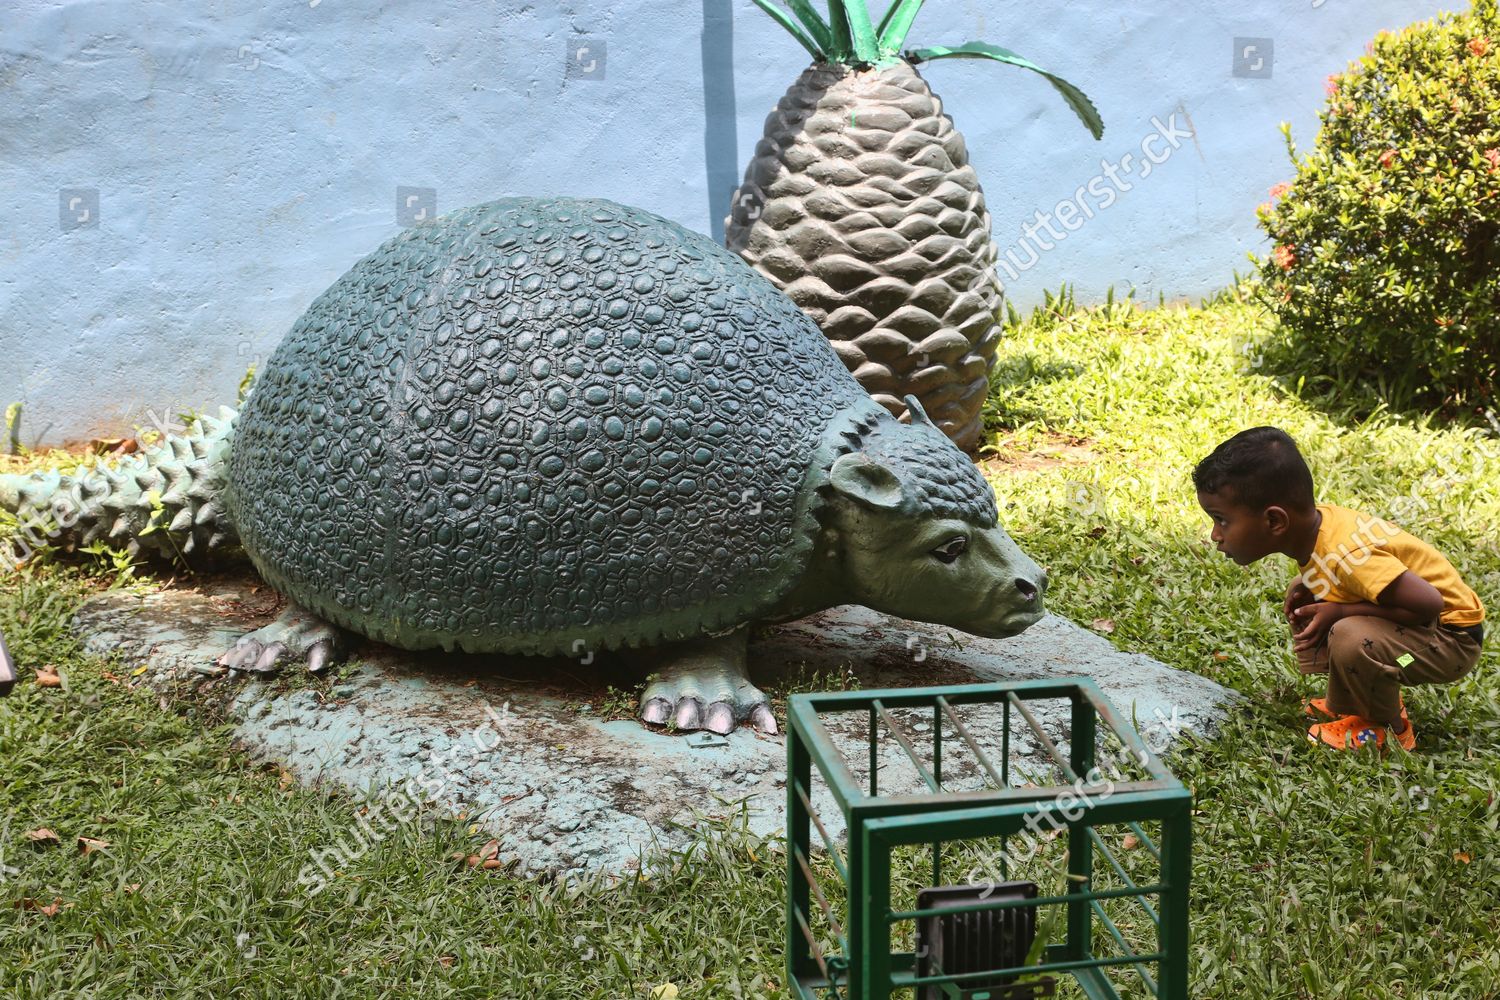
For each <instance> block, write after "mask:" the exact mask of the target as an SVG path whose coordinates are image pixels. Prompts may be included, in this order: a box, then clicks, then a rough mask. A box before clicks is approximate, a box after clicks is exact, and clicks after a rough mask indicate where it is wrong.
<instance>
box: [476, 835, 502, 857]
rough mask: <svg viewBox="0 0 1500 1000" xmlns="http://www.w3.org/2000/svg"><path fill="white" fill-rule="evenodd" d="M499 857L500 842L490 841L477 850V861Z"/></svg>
mask: <svg viewBox="0 0 1500 1000" xmlns="http://www.w3.org/2000/svg"><path fill="white" fill-rule="evenodd" d="M499 856H500V841H498V840H491V841H489V842H487V843H486V844H485V845H484V846H483V847H481V848H480V849H479V860H480V861H489V860H490V859H491V858H497V857H499Z"/></svg>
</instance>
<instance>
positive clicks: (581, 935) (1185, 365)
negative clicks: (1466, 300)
mask: <svg viewBox="0 0 1500 1000" xmlns="http://www.w3.org/2000/svg"><path fill="white" fill-rule="evenodd" d="M1263 322H1264V321H1263V319H1262V318H1261V316H1260V314H1259V313H1258V312H1257V311H1256V310H1255V309H1254V308H1253V307H1251V306H1248V305H1245V304H1242V303H1240V302H1237V301H1235V300H1234V299H1233V298H1232V297H1226V298H1224V299H1223V300H1221V301H1220V302H1218V303H1217V304H1215V305H1212V306H1210V307H1208V308H1203V309H1188V308H1162V309H1156V310H1141V309H1137V308H1135V307H1133V306H1132V305H1131V304H1129V303H1115V304H1113V305H1112V306H1109V307H1106V308H1100V309H1096V310H1091V311H1083V312H1079V311H1067V310H1056V311H1054V312H1052V313H1045V314H1041V315H1038V316H1036V317H1033V318H1032V319H1031V320H1029V321H1027V322H1024V323H1020V324H1018V325H1017V326H1015V327H1014V328H1013V329H1012V330H1011V331H1010V336H1009V338H1008V339H1007V340H1006V341H1005V342H1004V344H1003V347H1002V351H1001V357H1000V361H999V365H998V366H997V369H996V372H995V377H994V391H993V393H992V396H991V401H990V408H991V413H990V416H991V418H992V421H993V425H994V426H995V427H996V428H1000V430H998V431H997V434H996V439H997V443H998V444H999V446H1000V447H999V451H998V452H997V454H996V455H995V456H993V457H991V458H988V459H987V460H986V468H987V469H988V470H989V471H990V472H991V473H992V476H991V478H992V480H993V482H994V484H995V488H996V491H997V494H998V497H999V500H1000V506H1001V510H1002V518H1003V520H1004V522H1005V524H1006V525H1007V526H1008V528H1009V529H1010V531H1011V533H1012V534H1013V535H1015V537H1016V538H1017V539H1018V541H1020V543H1021V544H1022V546H1023V547H1024V548H1026V549H1027V550H1028V551H1029V552H1031V553H1032V554H1033V555H1034V556H1035V557H1036V558H1037V559H1038V561H1040V562H1042V563H1043V564H1045V565H1046V566H1047V567H1048V568H1049V570H1050V572H1051V574H1052V580H1053V584H1052V588H1051V590H1050V591H1049V595H1048V596H1049V600H1050V602H1051V606H1052V608H1053V609H1054V610H1056V611H1057V612H1059V613H1060V614H1064V615H1067V616H1069V617H1071V618H1073V619H1074V620H1076V621H1079V622H1081V623H1084V624H1086V625H1087V624H1089V623H1094V624H1095V626H1096V627H1097V628H1099V629H1100V630H1101V631H1106V632H1107V633H1108V634H1109V637H1110V639H1111V640H1112V641H1114V642H1115V643H1116V644H1117V645H1118V646H1120V647H1121V648H1123V649H1127V650H1131V651H1139V652H1144V653H1148V654H1150V655H1152V656H1155V657H1157V658H1159V659H1161V660H1164V661H1165V662H1167V663H1169V664H1171V665H1173V666H1175V667H1179V668H1181V669H1184V670H1190V671H1194V672H1197V673H1201V674H1204V675H1206V676H1209V677H1212V678H1214V679H1215V680H1218V681H1220V682H1222V683H1224V684H1227V685H1230V686H1232V687H1235V688H1237V689H1239V690H1240V691H1243V692H1244V693H1245V694H1246V695H1248V696H1249V702H1248V704H1247V706H1246V707H1244V708H1243V709H1242V710H1240V711H1238V712H1236V714H1235V715H1234V716H1233V717H1232V718H1231V719H1230V721H1229V723H1228V724H1227V725H1226V727H1225V730H1224V733H1223V735H1222V737H1221V738H1220V739H1219V740H1217V741H1215V742H1212V743H1203V744H1194V745H1192V746H1189V747H1187V748H1185V749H1184V750H1183V751H1181V752H1179V753H1175V754H1173V755H1172V756H1171V757H1170V758H1169V764H1170V765H1171V766H1172V767H1173V769H1174V770H1175V772H1176V773H1177V774H1178V775H1179V776H1180V777H1182V778H1183V780H1184V781H1185V782H1187V783H1188V784H1189V785H1191V786H1192V788H1193V789H1194V791H1195V793H1196V796H1197V810H1198V815H1197V817H1196V838H1197V839H1196V843H1195V864H1194V885H1193V898H1192V902H1193V947H1194V962H1193V965H1194V987H1193V991H1192V992H1193V995H1194V996H1195V997H1224V998H1236V1000H1237V998H1245V997H1253V998H1260V997H1266V998H1272V997H1275V998H1280V997H1307V998H1317V1000H1333V998H1340V997H1349V998H1354V997H1359V998H1385V997H1402V998H1417V997H1436V996H1444V997H1468V998H1481V997H1495V996H1497V995H1500V943H1497V942H1500V901H1497V899H1496V895H1497V893H1496V887H1497V886H1500V868H1497V857H1500V833H1497V826H1500V807H1497V804H1496V788H1497V785H1500V754H1497V749H1500V697H1497V695H1500V684H1497V682H1496V681H1495V679H1494V677H1493V670H1494V668H1495V665H1496V658H1495V656H1494V654H1493V653H1492V652H1487V653H1486V655H1485V658H1484V660H1483V661H1482V663H1481V665H1480V667H1479V669H1478V670H1476V671H1475V672H1474V674H1472V675H1470V677H1468V678H1466V679H1465V680H1463V681H1461V682H1459V683H1458V684H1456V685H1453V686H1451V687H1448V688H1439V689H1417V690H1416V691H1415V692H1414V693H1413V694H1411V695H1410V696H1409V698H1408V703H1409V704H1410V706H1411V709H1412V716H1413V721H1414V723H1415V725H1416V727H1417V735H1418V753H1417V754H1416V755H1414V756H1403V755H1399V754H1396V755H1392V756H1391V757H1390V758H1389V759H1387V760H1384V761H1382V760H1380V759H1378V758H1376V757H1375V756H1373V755H1372V754H1361V755H1343V754H1336V753H1333V752H1324V751H1322V750H1321V749H1320V748H1316V747H1312V746H1310V745H1309V744H1308V743H1307V742H1306V740H1305V739H1304V737H1303V728H1304V726H1303V723H1302V721H1301V718H1300V703H1299V698H1300V696H1301V695H1303V694H1310V693H1313V690H1314V689H1313V688H1312V687H1310V686H1309V685H1310V682H1309V681H1299V679H1298V677H1297V675H1296V672H1295V669H1294V666H1293V664H1292V660H1291V656H1290V653H1289V651H1288V649H1287V648H1286V641H1285V637H1284V634H1283V631H1284V626H1283V625H1282V624H1281V622H1280V620H1279V617H1280V616H1279V606H1280V600H1281V594H1282V591H1283V588H1284V586H1285V584H1286V581H1287V580H1288V579H1290V576H1291V573H1292V566H1291V564H1290V562H1289V561H1287V560H1281V561H1280V562H1279V563H1277V564H1270V563H1269V562H1268V563H1267V564H1260V565H1256V566H1254V567H1251V568H1250V569H1248V570H1246V569H1243V568H1240V567H1237V566H1235V565H1233V564H1232V563H1231V562H1229V561H1228V560H1226V559H1224V558H1223V557H1222V556H1219V555H1218V554H1217V553H1216V552H1215V551H1214V550H1213V548H1212V546H1211V545H1209V544H1208V543H1207V541H1206V538H1207V531H1208V521H1207V518H1206V517H1205V516H1204V515H1203V514H1202V513H1201V512H1200V511H1199V510H1198V509H1197V506H1196V504H1195V502H1194V497H1193V492H1192V489H1191V486H1190V484H1189V481H1188V474H1189V472H1190V470H1191V468H1192V465H1193V464H1194V462H1196V461H1197V459H1198V458H1200V457H1202V456H1203V455H1204V454H1206V453H1207V452H1208V451H1209V450H1210V449H1211V448H1212V447H1213V445H1214V444H1216V443H1217V442H1218V441H1219V440H1221V439H1223V438H1224V437H1227V436H1228V435H1229V434H1232V433H1233V432H1235V431H1237V430H1239V429H1242V428H1244V427H1248V426H1253V425H1256V424H1262V423H1274V424H1277V425H1279V426H1281V427H1283V428H1285V429H1286V430H1288V431H1289V432H1290V433H1291V434H1292V435H1293V436H1294V437H1296V438H1297V439H1298V441H1299V442H1300V443H1301V444H1302V445H1303V447H1304V450H1305V451H1306V453H1307V455H1308V459H1309V461H1310V463H1311V464H1312V466H1313V472H1314V475H1315V477H1316V479H1317V483H1318V489H1319V493H1320V499H1321V500H1326V501H1332V502H1336V503H1342V504H1346V505H1349V506H1355V507H1360V508H1365V509H1369V510H1372V511H1374V512H1377V513H1392V512H1395V511H1399V512H1400V513H1401V514H1403V515H1404V517H1403V522H1404V524H1405V525H1406V526H1407V527H1408V528H1410V529H1411V530H1412V531H1414V532H1415V533H1417V534H1418V535H1419V536H1422V537H1425V538H1427V539H1428V540H1429V541H1431V542H1433V543H1434V544H1436V545H1437V546H1439V547H1440V548H1441V549H1443V550H1444V551H1445V552H1446V553H1447V554H1448V555H1449V556H1450V557H1451V558H1452V559H1453V561H1454V562H1455V564H1456V565H1457V566H1458V567H1459V569H1460V570H1461V571H1462V572H1463V573H1464V574H1465V576H1466V578H1467V579H1468V581H1469V583H1470V584H1471V585H1472V586H1474V587H1475V589H1476V590H1478V591H1479V592H1480V594H1481V596H1482V597H1483V598H1484V599H1486V600H1487V601H1488V602H1489V603H1490V604H1491V605H1495V604H1496V603H1497V602H1500V548H1497V543H1496V540H1495V537H1494V533H1493V526H1494V525H1495V524H1496V523H1500V491H1497V489H1496V487H1495V483H1496V479H1497V473H1500V462H1497V459H1500V440H1497V439H1496V438H1495V437H1494V436H1493V432H1491V431H1490V430H1489V429H1488V428H1487V427H1461V426H1454V425H1451V424H1448V423H1442V422H1437V421H1434V420H1426V419H1422V418H1420V417H1415V416H1412V415H1397V414H1391V413H1388V412H1385V411H1383V410H1380V409H1378V408H1377V409H1376V410H1375V413H1374V416H1367V417H1362V418H1356V417H1353V416H1350V414H1353V413H1360V412H1368V409H1369V408H1368V407H1367V406H1364V407H1359V406H1351V405H1346V404H1341V405H1337V406H1330V405H1320V404H1318V403H1317V402H1309V401H1303V400H1300V399H1298V398H1297V397H1296V396H1295V395H1294V394H1293V393H1290V392H1288V391H1286V390H1285V389H1284V388H1283V387H1282V386H1281V385H1280V384H1278V382H1277V381H1276V380H1274V379H1273V378H1272V377H1271V376H1270V375H1269V374H1264V373H1261V372H1259V371H1258V370H1257V368H1256V359H1257V354H1256V351H1255V347H1254V344H1255V338H1256V337H1257V335H1258V332H1259V331H1260V330H1261V328H1262V323H1263ZM1366 402H1367V401H1366ZM1401 498H1405V499H1404V500H1403V499H1401ZM1398 501H1399V503H1398ZM1393 504H1395V506H1393ZM102 579H103V577H101V576H89V575H88V574H87V573H86V572H82V571H79V570H76V569H59V568H56V567H46V566H43V567H36V568H29V569H27V570H25V571H24V572H22V573H21V574H20V575H19V577H12V578H11V579H10V580H8V581H7V583H6V585H5V587H4V590H3V594H0V627H3V629H4V631H5V634H6V636H7V638H9V639H10V641H11V645H12V648H13V650H14V652H15V653H16V655H17V658H18V659H19V660H20V662H21V663H22V664H23V665H25V666H27V667H30V666H34V665H36V664H42V663H51V664H55V665H56V666H57V667H59V668H60V672H61V674H62V676H63V679H64V685H63V686H62V687H61V688H41V687H38V686H36V685H35V684H33V683H31V682H30V680H29V678H28V679H27V681H26V682H24V683H22V684H21V685H19V686H18V688H17V690H16V692H15V693H14V695H13V696H12V697H11V698H10V699H8V700H6V701H3V702H0V763H3V767H4V769H5V771H4V776H5V781H4V785H3V791H0V798H3V804H4V827H3V829H0V850H3V856H0V864H3V865H5V866H6V867H5V868H4V869H0V878H3V883H0V885H3V894H0V996H4V997H7V998H8V997H17V998H22V997H60V996H66V997H90V998H95V997H97V998H106V997H109V998H113V997H198V996H201V997H221V996H244V997H298V996H317V997H344V996H347V997H360V998H363V997H412V996H421V997H423V998H424V1000H439V998H447V997H473V998H481V997H517V998H521V997H525V998H535V997H595V998H610V1000H613V998H621V997H630V998H635V997H645V996H649V995H651V994H650V990H651V989H652V988H653V987H657V986H661V985H663V984H669V983H670V984H672V985H673V986H675V987H676V989H677V990H678V991H679V992H678V993H677V994H676V995H679V996H681V997H683V998H698V997H782V996H785V995H786V994H785V992H784V991H783V990H782V989H781V988H780V985H781V982H782V965H781V952H782V934H783V930H782V906H783V899H782V886H783V878H782V867H783V865H784V858H785V856H784V854H783V853H782V852H781V846H780V844H779V843H778V842H777V839H776V838H771V839H769V840H763V839H759V838H756V837H754V836H751V835H749V834H746V833H745V832H744V831H743V830H742V829H741V828H740V827H739V826H738V825H737V824H736V823H735V822H734V820H733V816H732V810H727V809H726V810H722V811H721V818H720V819H717V820H715V819H710V818H705V820H704V823H703V830H704V835H703V837H702V838H701V840H700V841H699V843H697V844H696V845H695V846H694V848H693V849H692V851H691V852H690V853H689V854H688V855H687V856H685V857H681V858H678V859H677V860H676V861H675V862H674V863H672V864H670V865H666V866H664V867H662V869H661V870H659V871H657V872H656V873H655V874H653V875H652V876H651V877H649V878H641V877H635V878H629V879H626V880H624V881H622V882H619V883H618V884H610V883H608V882H604V881H601V882H599V883H595V884H588V885H577V886H573V887H570V888H564V887H558V886H549V885H542V884H538V883H535V882H530V881H524V880H520V879H515V878H512V877H509V876H507V875H505V874H502V873H491V872H485V871H482V870H475V869H470V868H466V867H463V866H462V865H459V864H457V863H455V862H453V861H452V860H450V855H451V854H453V853H454V852H455V851H465V852H472V851H473V850H474V849H475V848H476V847H477V846H478V845H479V843H480V842H481V841H482V840H483V839H484V838H483V835H482V834H474V833H471V831H470V829H469V827H468V826H467V825H466V824H465V823H464V822H462V821H458V820H451V819H441V818H436V817H426V818H424V819H423V821H422V822H420V823H413V824H410V825H407V826H404V827H400V828H398V829H396V830H395V832H393V833H392V834H391V835H390V836H389V837H387V838H386V839H385V840H383V841H382V842H381V843H380V844H379V845H378V846H377V847H376V848H375V849H373V850H372V851H371V852H369V853H368V854H367V855H365V856H364V857H363V859H362V860H361V861H360V863H359V865H358V866H357V868H355V869H354V870H351V871H347V872H344V873H343V876H342V878H341V879H340V880H338V881H337V882H336V883H335V884H334V886H333V887H332V888H330V889H329V890H328V891H326V892H324V893H322V894H320V895H317V896H309V895H308V894H307V893H306V892H305V891H304V890H303V889H302V888H301V887H299V886H298V885H297V882H296V879H297V874H298V871H299V870H300V868H301V866H302V865H303V864H305V863H306V861H307V859H308V856H309V852H310V851H312V850H315V849H317V848H319V847H322V846H325V845H327V844H328V843H330V842H333V841H335V840H337V839H338V838H339V837H341V836H344V835H345V834H346V833H347V832H348V830H349V829H350V828H351V825H352V824H353V822H354V816H353V813H354V810H355V809H356V808H357V805H356V804H355V803H353V802H352V801H351V800H348V799H346V798H344V797H342V796H338V795H326V794H322V793H315V792H310V791H306V790H303V789H300V788H298V787H296V786H294V785H289V784H284V783H283V782H282V781H281V780H280V779H279V776H278V774H276V773H275V772H274V770H272V771H265V770H260V769H255V768H251V767H249V766H248V765H246V764H245V763H244V762H243V761H242V758H241V756H240V755H239V754H238V753H237V752H236V751H235V749H234V748H233V747H232V746H231V743H230V739H229V735H228V730H227V729H226V728H225V727H222V726H217V727H215V726H212V725H210V724H209V723H208V722H206V721H204V720H202V719H200V718H198V717H197V716H195V715H193V714H192V713H191V712H188V713H187V714H183V711H184V706H178V707H177V708H178V710H177V711H164V710H163V708H162V706H160V705H158V704H157V701H156V700H155V699H154V698H147V697H146V696H145V695H144V694H143V692H141V691H137V690H133V689H132V688H131V687H130V685H129V679H130V678H129V673H130V670H129V666H130V665H128V664H125V665H121V664H111V663H108V662H105V661H100V660H97V659H91V658H88V657H85V656H83V655H81V654H80V652H79V649H78V647H77V644H76V642H75V640H73V639H72V638H71V637H70V635H69V634H68V632H67V629H66V621H67V618H68V616H69V614H70V613H71V610H72V608H73V607H74V606H75V605H76V603H77V602H78V601H79V600H81V599H82V598H83V597H84V596H86V595H87V593H88V592H89V591H90V590H91V589H95V588H97V587H99V586H101V585H102V583H101V580H102ZM1111 630H1112V631H1111ZM1319 693H1320V692H1319ZM708 811H709V812H712V811H713V806H712V805H711V804H710V806H709V808H708ZM38 827H47V828H50V829H52V830H54V831H56V833H57V834H58V835H59V836H60V838H61V839H62V843H61V844H60V845H58V846H52V847H33V846H30V845H29V844H28V843H27V842H26V840H25V838H24V836H23V834H24V832H25V831H29V830H33V829H35V828H38ZM80 836H86V837H93V838H98V839H102V840H106V841H108V842H109V847H107V848H105V849H103V850H100V851H95V852H93V853H90V854H87V855H84V854H81V853H80V852H79V851H77V850H76V849H75V848H74V843H75V841H76V838H78V837H80ZM6 902H9V903H11V904H14V905H4V904H5V903H6ZM54 904H55V906H56V908H55V909H54V908H53V906H54ZM663 995H673V994H671V993H666V994H663Z"/></svg>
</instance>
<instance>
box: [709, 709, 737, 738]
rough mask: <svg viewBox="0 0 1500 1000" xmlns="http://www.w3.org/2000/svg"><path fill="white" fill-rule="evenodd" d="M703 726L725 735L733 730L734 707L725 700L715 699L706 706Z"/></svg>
mask: <svg viewBox="0 0 1500 1000" xmlns="http://www.w3.org/2000/svg"><path fill="white" fill-rule="evenodd" d="M703 728H704V729H707V730H710V731H712V732H715V733H718V734H719V735H720V736H726V735H728V734H729V733H731V732H733V731H734V708H733V707H732V706H731V705H730V704H729V703H728V702H727V701H716V702H714V703H713V704H712V705H710V706H708V714H707V715H705V716H704V717H703Z"/></svg>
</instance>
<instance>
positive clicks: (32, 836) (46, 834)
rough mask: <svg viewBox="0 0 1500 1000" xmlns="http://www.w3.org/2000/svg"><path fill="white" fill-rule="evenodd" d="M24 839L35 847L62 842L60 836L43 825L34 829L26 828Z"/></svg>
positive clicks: (49, 845) (50, 845)
mask: <svg viewBox="0 0 1500 1000" xmlns="http://www.w3.org/2000/svg"><path fill="white" fill-rule="evenodd" d="M26 839H27V840H29V841H31V842H32V843H33V844H35V845H36V846H37V847H53V846H56V845H57V844H61V843H62V838H61V837H59V836H58V835H57V834H55V833H53V832H52V831H51V830H49V829H47V828H46V827H45V826H39V827H37V828H36V829H35V830H27V831H26Z"/></svg>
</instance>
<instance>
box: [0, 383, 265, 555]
mask: <svg viewBox="0 0 1500 1000" xmlns="http://www.w3.org/2000/svg"><path fill="white" fill-rule="evenodd" d="M238 416H239V414H238V413H236V412H235V411H234V410H231V409H229V408H228V407H222V408H221V409H220V411H219V416H218V417H217V418H215V417H209V416H202V417H199V418H198V419H197V420H196V421H194V422H193V425H192V427H191V428H190V429H189V430H188V431H187V433H185V434H183V435H181V436H165V437H163V438H162V439H160V440H158V441H157V442H155V443H153V444H152V445H151V446H150V447H148V448H147V449H146V450H145V451H143V452H140V453H137V454H135V455H131V456H129V457H128V458H126V459H125V460H123V461H122V462H120V463H119V464H118V465H117V466H115V467H114V468H106V467H103V466H100V467H97V468H90V467H85V466H79V467H77V468H75V469H74V470H73V471H72V472H62V471H58V470H48V471H45V472H35V473H31V474H29V475H19V476H17V475H0V508H4V509H5V510H7V511H10V512H11V513H13V514H14V515H15V517H16V520H17V521H18V522H19V523H20V531H19V532H18V535H17V537H16V538H15V539H14V540H12V542H11V544H12V546H15V547H17V551H15V552H14V553H13V555H15V557H16V558H15V560H14V561H17V562H19V561H21V560H22V559H24V558H25V557H26V556H28V555H30V553H31V551H32V550H35V549H37V548H40V547H41V546H42V545H44V544H51V545H55V546H58V547H59V548H62V549H64V550H70V549H74V548H77V547H78V546H82V545H89V544H91V543H93V542H95V541H99V540H103V541H105V542H107V543H109V544H112V545H116V546H119V547H120V548H123V549H124V550H125V551H126V552H127V553H129V554H130V555H131V556H132V557H135V556H140V555H143V554H151V555H159V556H165V557H167V558H169V559H178V560H180V559H186V558H189V557H198V558H199V559H202V558H203V557H205V556H208V555H211V554H214V553H217V552H218V551H220V550H223V549H226V548H227V547H229V546H231V545H233V544H234V543H235V542H237V541H238V537H237V535H236V534H235V531H234V528H233V526H232V525H231V524H230V523H229V520H228V518H227V517H225V515H224V508H223V504H222V497H223V492H224V487H225V486H226V484H227V483H228V473H229V451H230V445H231V442H232V439H233V435H234V425H235V421H236V419H237V418H238Z"/></svg>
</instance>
